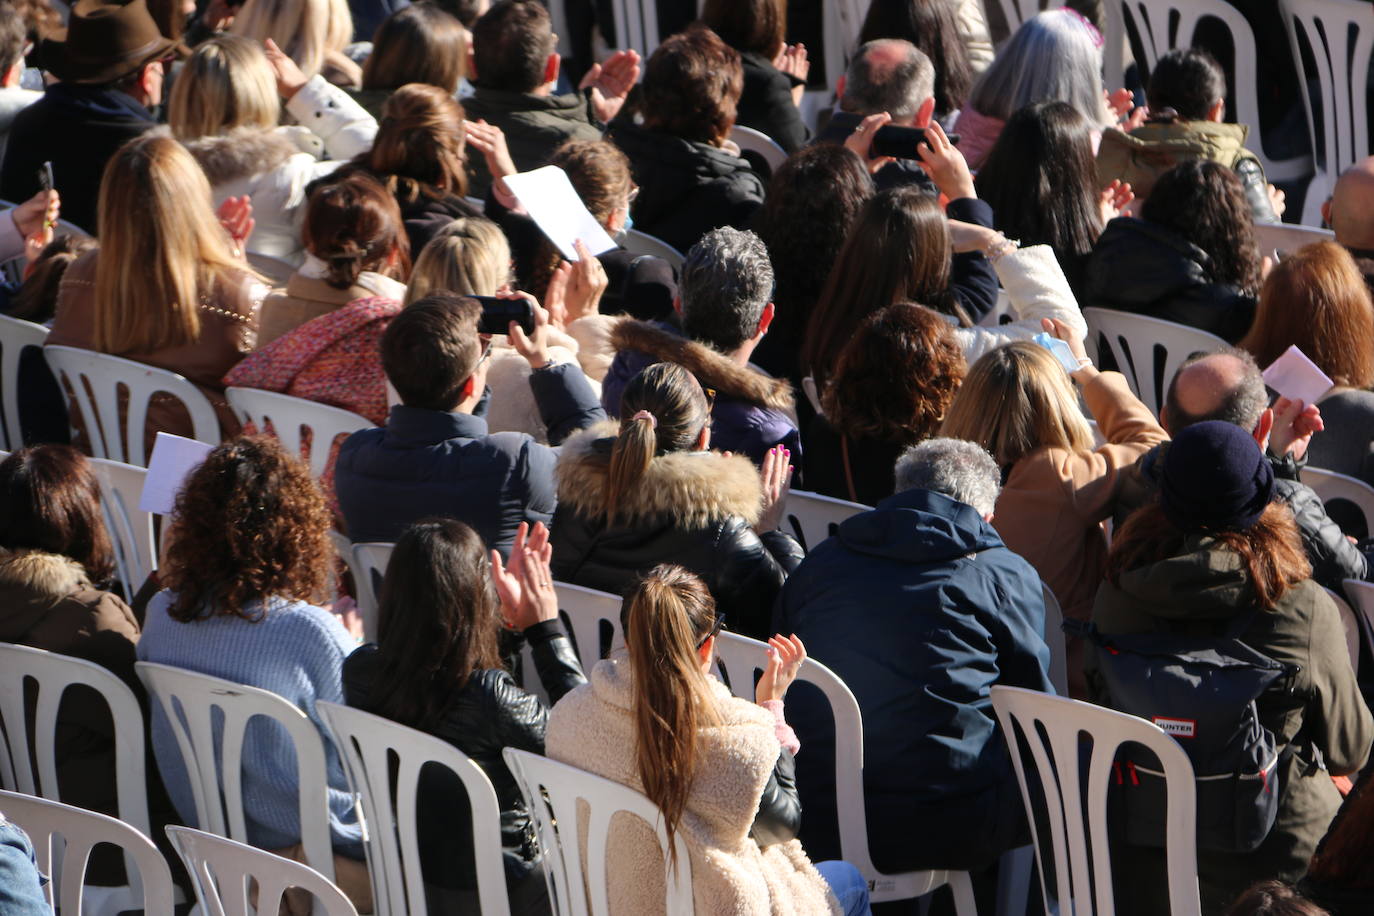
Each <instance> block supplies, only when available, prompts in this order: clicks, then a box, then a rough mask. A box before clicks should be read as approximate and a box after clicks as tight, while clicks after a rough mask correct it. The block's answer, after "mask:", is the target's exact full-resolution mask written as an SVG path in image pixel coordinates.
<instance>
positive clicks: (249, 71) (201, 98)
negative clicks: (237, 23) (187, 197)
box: [167, 35, 281, 140]
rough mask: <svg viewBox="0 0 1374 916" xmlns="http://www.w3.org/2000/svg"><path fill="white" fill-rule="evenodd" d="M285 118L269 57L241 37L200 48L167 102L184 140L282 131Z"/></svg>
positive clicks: (218, 39)
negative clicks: (237, 131)
mask: <svg viewBox="0 0 1374 916" xmlns="http://www.w3.org/2000/svg"><path fill="white" fill-rule="evenodd" d="M280 116H281V101H280V100H279V99H278V98H277V83H276V78H275V77H274V76H273V75H272V66H271V64H269V63H268V62H267V55H266V54H264V53H263V51H262V48H261V47H260V46H259V45H258V44H257V43H255V42H253V41H250V40H249V39H247V38H243V37H242V36H239V35H217V36H215V37H214V38H211V39H210V40H208V41H206V42H204V43H202V44H200V45H197V46H196V50H195V51H194V52H193V53H192V54H191V56H190V57H189V58H187V59H186V64H185V65H184V66H183V67H182V69H181V72H180V73H178V74H177V78H176V82H175V83H173V84H172V95H171V98H169V99H168V101H167V123H168V124H169V125H170V126H171V128H172V136H174V137H176V138H177V139H178V140H195V139H197V138H199V137H213V136H218V135H219V134H223V133H225V132H227V131H230V130H233V129H234V128H236V127H276V126H277V121H278V120H279V119H280Z"/></svg>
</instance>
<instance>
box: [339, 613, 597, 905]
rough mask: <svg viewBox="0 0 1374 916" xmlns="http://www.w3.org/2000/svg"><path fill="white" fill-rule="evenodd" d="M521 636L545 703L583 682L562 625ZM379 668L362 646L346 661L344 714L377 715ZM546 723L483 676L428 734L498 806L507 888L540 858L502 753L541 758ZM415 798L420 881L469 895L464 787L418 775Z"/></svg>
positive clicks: (443, 777) (520, 693)
mask: <svg viewBox="0 0 1374 916" xmlns="http://www.w3.org/2000/svg"><path fill="white" fill-rule="evenodd" d="M524 635H525V638H526V639H527V640H529V643H530V648H531V649H532V651H533V653H534V664H535V668H536V669H537V671H538V673H539V681H540V683H542V684H543V685H544V690H545V692H547V693H548V695H549V700H550V702H552V703H557V702H558V701H559V700H560V699H562V697H563V694H565V693H567V692H568V691H569V690H572V689H573V688H574V687H576V686H578V685H579V684H583V683H585V682H586V680H587V679H586V678H585V677H584V676H583V675H582V666H581V665H579V664H578V662H577V655H576V654H575V653H574V652H573V648H572V643H571V642H569V640H568V636H567V633H566V632H565V631H564V629H563V624H562V623H561V622H559V621H556V620H555V621H549V622H547V623H540V624H535V625H534V626H532V627H530V628H529V629H527V630H526V631H525V634H524ZM379 664H380V654H379V650H378V648H377V646H375V645H367V646H363V647H362V648H360V649H358V650H357V651H355V652H354V653H353V654H352V655H350V656H349V657H348V658H346V659H345V660H344V667H343V679H344V696H345V698H346V699H347V700H348V705H349V706H354V707H357V708H358V709H363V710H366V711H368V712H376V711H377V708H378V706H377V700H378V696H379V694H380V693H381V692H382V690H384V689H385V686H384V685H383V688H382V690H378V685H377V683H376V681H377V676H378V665H379ZM548 719H549V711H548V709H546V708H545V707H544V704H543V703H541V702H540V701H539V699H538V698H537V697H535V696H533V695H532V694H529V693H526V692H525V691H524V690H522V689H520V687H519V686H518V685H517V684H516V683H515V679H514V678H512V677H511V676H510V673H509V672H507V671H504V670H501V669H485V670H482V671H476V672H474V673H473V674H472V676H471V677H469V678H468V681H467V683H466V684H464V685H463V686H462V687H461V688H459V689H458V690H457V691H456V692H455V693H454V694H453V696H452V697H450V698H449V700H448V702H447V704H446V711H445V713H444V717H443V721H442V722H440V723H439V725H438V727H437V728H433V729H427V731H429V733H430V734H432V735H434V736H435V737H436V738H442V739H443V740H444V741H447V742H448V743H449V744H452V745H453V746H454V747H456V748H458V750H460V751H462V752H463V753H464V754H467V755H468V756H469V757H471V758H472V759H473V761H474V762H475V763H476V764H477V765H478V766H480V767H481V768H482V771H483V772H484V773H486V774H487V778H488V779H490V780H491V785H492V788H493V789H495V790H496V799H497V801H498V802H499V803H500V805H501V846H502V847H503V850H504V852H505V860H506V874H507V878H508V879H509V880H518V879H519V878H523V877H524V876H525V875H526V874H528V873H529V870H530V867H531V865H532V864H533V863H534V862H535V861H537V860H538V858H539V852H538V846H537V845H536V844H535V841H534V829H533V826H532V825H531V823H530V816H529V811H528V810H527V809H526V807H525V801H524V798H523V797H522V796H521V794H520V788H519V786H518V785H517V784H516V782H515V777H513V776H512V775H511V773H510V770H509V769H507V768H506V762H505V760H504V759H503V758H502V757H501V751H502V749H503V748H507V747H518V748H520V749H521V750H525V751H530V752H532V753H535V754H542V753H544V729H545V726H546V725H547V724H548ZM419 794H420V802H421V803H420V812H419V834H420V858H421V860H422V867H423V869H424V872H425V875H426V878H427V879H428V880H430V881H433V882H434V883H436V884H439V885H441V886H443V887H455V888H472V887H475V886H476V879H475V873H474V870H473V862H472V831H471V830H470V829H469V828H468V827H467V826H465V825H466V824H468V823H470V822H471V818H472V814H471V808H470V807H469V806H468V800H467V793H466V792H465V791H464V790H463V788H462V784H461V783H459V782H458V781H457V777H455V776H453V775H452V774H451V773H448V772H447V771H441V770H437V769H436V770H435V771H433V772H430V771H424V772H422V775H421V779H420V788H419Z"/></svg>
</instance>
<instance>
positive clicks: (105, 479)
mask: <svg viewBox="0 0 1374 916" xmlns="http://www.w3.org/2000/svg"><path fill="white" fill-rule="evenodd" d="M90 461H91V465H92V467H93V469H94V470H95V479H96V480H97V481H99V483H100V507H101V510H102V511H103V513H104V515H105V527H106V528H108V529H109V532H110V538H111V540H113V541H114V549H115V569H116V575H117V576H118V577H119V581H121V582H123V583H124V589H125V594H126V595H129V596H133V595H134V594H136V593H137V592H138V590H139V589H140V588H142V587H143V583H144V582H146V581H147V580H148V575H149V573H151V572H152V571H153V570H155V569H157V537H156V535H155V534H154V531H153V516H152V513H150V512H144V511H143V510H141V509H139V508H138V502H139V498H140V497H141V496H142V495H143V484H144V482H145V481H146V480H147V477H148V469H147V468H140V467H135V466H134V465H132V464H124V463H123V462H122V461H111V460H110V459H108V458H92V459H90Z"/></svg>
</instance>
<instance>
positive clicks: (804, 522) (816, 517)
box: [783, 490, 873, 551]
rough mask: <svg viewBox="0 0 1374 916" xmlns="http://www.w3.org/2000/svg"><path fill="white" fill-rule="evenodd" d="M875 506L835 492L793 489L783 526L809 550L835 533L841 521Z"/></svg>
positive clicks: (788, 499)
mask: <svg viewBox="0 0 1374 916" xmlns="http://www.w3.org/2000/svg"><path fill="white" fill-rule="evenodd" d="M871 508H873V507H872V506H865V505H863V504H862V503H852V502H849V501H848V500H845V499H836V498H835V497H833V496H822V495H821V494H820V493H809V492H807V491H806V490H793V491H792V492H790V493H788V494H787V510H786V513H785V514H784V515H783V530H784V531H788V533H790V534H791V535H792V536H793V537H795V538H796V539H797V540H798V541H800V542H801V545H802V547H803V548H805V549H806V550H807V551H811V550H813V549H815V547H816V545H817V544H819V543H820V542H821V541H823V540H825V539H826V538H828V537H830V536H831V535H832V534H834V533H835V529H836V528H838V527H839V525H840V522H842V521H844V520H845V519H847V518H849V517H850V516H851V515H857V514H858V513H860V512H867V511H868V510H869V509H871Z"/></svg>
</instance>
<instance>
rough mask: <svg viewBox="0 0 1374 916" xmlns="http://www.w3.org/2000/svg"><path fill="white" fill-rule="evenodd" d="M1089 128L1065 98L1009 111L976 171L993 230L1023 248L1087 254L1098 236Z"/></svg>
mask: <svg viewBox="0 0 1374 916" xmlns="http://www.w3.org/2000/svg"><path fill="white" fill-rule="evenodd" d="M1096 184H1097V169H1096V165H1095V162H1094V159H1093V147H1092V125H1090V124H1089V123H1088V119H1087V118H1085V117H1083V116H1082V115H1081V114H1079V113H1078V109H1076V108H1074V107H1073V106H1072V105H1070V104H1069V103H1068V102H1036V103H1035V104H1033V105H1027V106H1026V107H1025V108H1022V109H1021V110H1020V111H1018V112H1016V113H1015V114H1013V115H1012V116H1011V119H1010V120H1008V121H1007V125H1006V127H1004V128H1002V133H1001V135H1000V136H999V137H998V138H997V143H996V144H994V145H993V147H992V151H991V152H990V153H988V158H987V160H986V161H985V162H984V163H983V167H982V168H981V169H979V170H978V196H979V198H981V199H982V200H985V201H987V203H988V206H990V207H992V212H993V213H994V214H996V219H997V228H998V229H1001V230H1002V232H1004V233H1005V234H1006V235H1007V237H1008V238H1014V239H1020V241H1021V244H1023V245H1049V246H1050V247H1051V248H1053V249H1054V250H1055V253H1056V254H1059V255H1061V256H1063V255H1086V254H1087V253H1088V252H1089V251H1091V250H1092V247H1093V243H1095V242H1096V241H1097V237H1098V236H1099V235H1101V233H1102V210H1101V208H1100V207H1099V205H1098V195H1097V189H1096Z"/></svg>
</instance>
